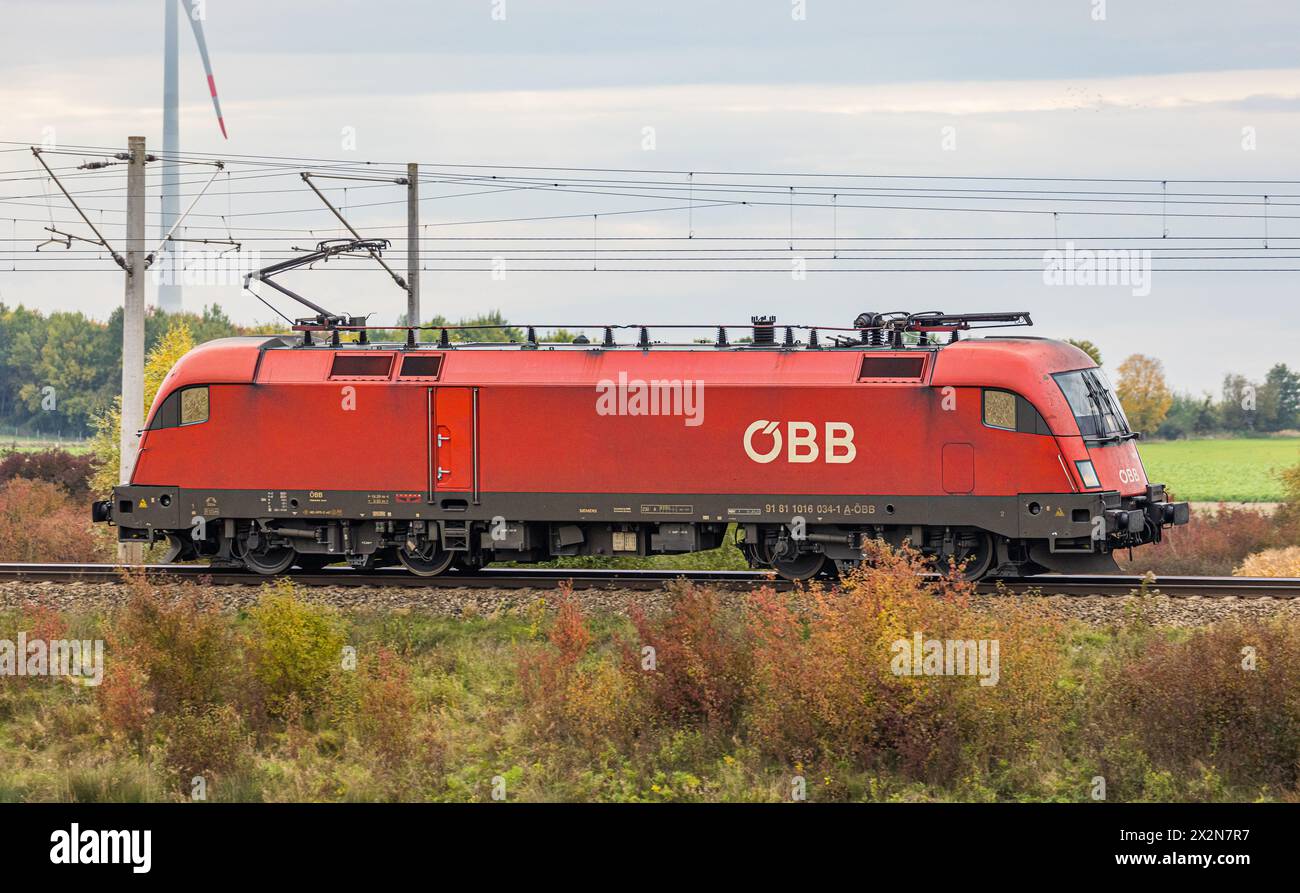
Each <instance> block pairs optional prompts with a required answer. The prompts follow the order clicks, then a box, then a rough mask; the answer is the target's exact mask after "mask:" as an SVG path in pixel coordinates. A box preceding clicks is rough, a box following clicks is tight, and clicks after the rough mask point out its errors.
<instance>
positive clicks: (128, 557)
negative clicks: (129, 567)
mask: <svg viewBox="0 0 1300 893" xmlns="http://www.w3.org/2000/svg"><path fill="white" fill-rule="evenodd" d="M127 154H129V155H130V156H131V157H130V160H129V162H128V165H129V166H128V167H127V174H126V294H125V298H124V300H123V303H122V309H123V315H122V432H121V440H120V442H119V449H120V453H121V462H120V465H119V467H118V472H119V478H120V483H123V484H129V483H130V482H131V471H132V470H133V469H134V468H135V454H136V450H137V448H138V447H139V446H140V438H139V435H138V434H137V433H136V432H137V431H139V430H140V429H141V428H143V427H144V265H145V254H146V252H147V251H148V246H146V245H145V241H144V239H145V236H144V164H145V148H144V137H142V136H133V137H129V138H128V139H127ZM118 558H119V560H121V561H122V562H125V563H129V564H139V563H140V562H142V561H143V560H144V547H143V546H142V545H141V544H139V543H121V544H119V546H118Z"/></svg>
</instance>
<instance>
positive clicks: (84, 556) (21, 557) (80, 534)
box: [0, 477, 113, 562]
mask: <svg viewBox="0 0 1300 893" xmlns="http://www.w3.org/2000/svg"><path fill="white" fill-rule="evenodd" d="M112 555H113V548H112V540H111V537H110V536H109V535H108V534H107V533H106V531H104V530H96V529H95V528H94V526H93V525H92V524H91V521H90V509H89V507H88V506H87V505H84V504H81V503H76V502H73V501H72V499H71V498H70V497H69V496H68V494H67V492H66V491H65V490H64V489H63V488H62V487H60V486H59V485H58V484H53V483H50V482H49V481H38V480H31V479H29V478H24V477H15V478H11V479H10V480H8V481H6V482H4V483H0V561H36V562H48V561H71V562H78V561H84V562H94V561H107V560H111V558H112Z"/></svg>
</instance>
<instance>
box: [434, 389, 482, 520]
mask: <svg viewBox="0 0 1300 893" xmlns="http://www.w3.org/2000/svg"><path fill="white" fill-rule="evenodd" d="M451 493H455V494H457V495H460V494H469V495H470V496H471V497H472V498H473V500H474V502H478V388H453V387H434V388H429V501H430V502H435V501H437V500H438V498H439V497H440V496H443V495H447V494H451Z"/></svg>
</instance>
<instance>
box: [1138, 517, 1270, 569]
mask: <svg viewBox="0 0 1300 893" xmlns="http://www.w3.org/2000/svg"><path fill="white" fill-rule="evenodd" d="M1162 536H1163V539H1162V541H1161V542H1159V543H1156V544H1152V545H1148V546H1142V547H1140V548H1137V549H1134V550H1133V557H1132V558H1131V559H1129V558H1128V557H1126V556H1127V553H1120V556H1119V563H1120V566H1121V567H1122V568H1123V569H1124V570H1125V572H1126V573H1136V574H1141V573H1146V572H1147V571H1152V572H1154V573H1156V574H1174V575H1180V574H1184V575H1190V576H1201V575H1204V576H1225V575H1228V574H1231V573H1232V569H1233V568H1234V567H1236V566H1237V565H1238V564H1240V563H1241V562H1242V560H1243V559H1244V558H1245V557H1246V556H1247V555H1249V554H1251V553H1252V552H1258V551H1260V550H1261V549H1266V548H1268V547H1270V546H1273V545H1275V544H1277V541H1278V525H1277V523H1276V521H1275V519H1274V518H1271V517H1269V516H1268V515H1266V514H1264V513H1263V512H1259V511H1255V510H1253V509H1243V508H1233V507H1231V506H1224V505H1221V506H1219V507H1218V509H1217V510H1216V511H1213V512H1206V511H1197V512H1193V513H1192V518H1191V521H1189V522H1188V524H1187V525H1186V526H1183V527H1172V528H1166V529H1165V530H1164V531H1163V534H1162Z"/></svg>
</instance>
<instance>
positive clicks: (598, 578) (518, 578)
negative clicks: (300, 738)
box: [0, 563, 1300, 598]
mask: <svg viewBox="0 0 1300 893" xmlns="http://www.w3.org/2000/svg"><path fill="white" fill-rule="evenodd" d="M139 572H143V573H144V574H145V575H146V576H147V577H149V578H154V579H159V578H174V579H179V580H186V581H194V582H201V583H203V584H205V585H212V586H233V585H244V586H256V585H260V584H262V583H265V582H267V580H268V579H269V578H268V577H264V576H262V575H260V574H256V573H252V572H249V571H244V570H238V569H227V568H212V567H208V566H206V565H193V564H151V565H137V566H128V565H118V564H64V563H49V564H12V563H10V564H4V563H0V582H15V581H17V582H30V583H120V582H122V581H123V579H124V577H125V575H127V574H130V573H139ZM284 576H287V577H289V578H290V579H292V580H294V581H295V582H297V583H300V584H302V585H304V586H348V587H354V586H372V587H373V586H378V587H384V586H397V587H430V588H438V589H455V588H467V589H553V588H555V587H557V586H559V585H560V584H561V583H565V582H571V583H572V585H573V586H574V588H577V589H601V588H603V589H661V588H663V586H664V585H666V584H667V583H670V582H672V581H674V580H679V579H685V580H689V581H691V582H694V583H709V584H711V585H715V586H721V587H724V588H728V589H750V588H754V587H759V586H765V585H776V586H778V587H780V588H788V587H790V586H792V585H793V584H791V583H789V582H788V581H786V580H782V579H779V578H776V577H774V576H773V575H772V574H771V573H763V572H760V571H680V570H662V571H661V570H609V569H587V568H488V569H485V570H481V571H478V572H477V573H473V574H463V573H447V574H442V575H439V576H436V577H419V576H416V575H414V574H412V573H410V572H409V571H406V570H405V569H403V568H397V567H393V568H383V569H380V570H374V571H358V570H354V569H351V568H346V567H335V568H325V569H323V570H320V571H312V572H307V571H293V572H290V573H288V574H285V575H284ZM978 590H979V591H980V592H982V593H989V594H997V593H999V592H1008V593H1030V594H1038V595H1072V596H1084V595H1104V596H1125V595H1129V594H1131V593H1133V592H1135V591H1139V592H1146V593H1156V592H1159V593H1161V594H1163V595H1169V596H1178V597H1190V596H1202V597H1213V598H1222V597H1237V598H1300V578H1296V577H1181V576H1164V577H1160V576H1156V577H1151V578H1143V577H1137V576H1121V575H1113V574H1093V575H1072V576H1066V575H1060V574H1043V575H1040V576H1036V577H1015V578H1002V579H990V580H985V581H983V582H981V583H980V584H979V586H978Z"/></svg>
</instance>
